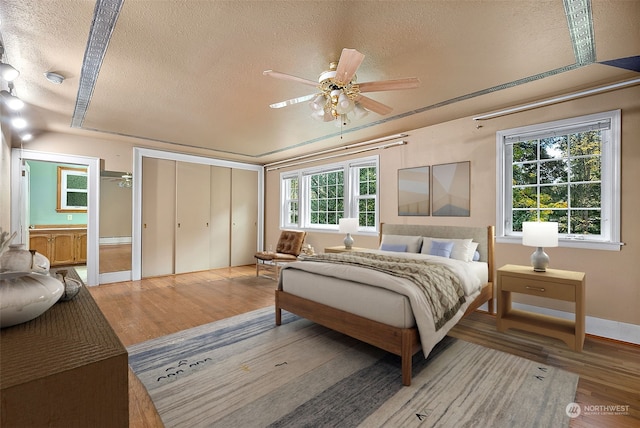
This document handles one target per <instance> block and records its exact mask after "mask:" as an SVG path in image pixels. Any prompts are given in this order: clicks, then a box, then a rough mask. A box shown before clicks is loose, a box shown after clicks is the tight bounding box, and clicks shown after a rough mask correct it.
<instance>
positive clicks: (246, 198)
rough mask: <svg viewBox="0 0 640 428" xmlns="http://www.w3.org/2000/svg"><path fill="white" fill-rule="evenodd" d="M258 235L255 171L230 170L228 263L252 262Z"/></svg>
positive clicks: (256, 174)
mask: <svg viewBox="0 0 640 428" xmlns="http://www.w3.org/2000/svg"><path fill="white" fill-rule="evenodd" d="M257 239H258V172H257V171H250V170H244V169H235V168H234V169H233V170H232V171H231V266H242V265H250V264H253V263H255V259H254V257H253V255H254V254H255V253H256V249H257Z"/></svg>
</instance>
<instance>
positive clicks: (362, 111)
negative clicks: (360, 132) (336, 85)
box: [353, 103, 369, 120]
mask: <svg viewBox="0 0 640 428" xmlns="http://www.w3.org/2000/svg"><path fill="white" fill-rule="evenodd" d="M368 114H369V110H367V109H366V108H364V107H362V106H361V105H360V104H359V103H354V105H353V115H354V117H355V118H356V119H358V120H359V119H362V118H364V117H365V116H366V115H368Z"/></svg>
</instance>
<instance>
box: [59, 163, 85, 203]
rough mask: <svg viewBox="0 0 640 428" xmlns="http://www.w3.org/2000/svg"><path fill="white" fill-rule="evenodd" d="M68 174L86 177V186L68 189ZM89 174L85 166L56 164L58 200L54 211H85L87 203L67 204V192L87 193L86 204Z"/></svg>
mask: <svg viewBox="0 0 640 428" xmlns="http://www.w3.org/2000/svg"><path fill="white" fill-rule="evenodd" d="M69 176H81V177H86V179H87V188H85V189H70V188H69V187H68V184H67V183H68V177H69ZM88 180H89V176H88V173H87V168H72V167H67V166H58V186H57V188H58V192H57V193H58V200H57V204H56V205H57V206H56V212H59V213H86V212H87V205H67V194H68V193H87V204H88V193H89V191H88V186H89V181H88Z"/></svg>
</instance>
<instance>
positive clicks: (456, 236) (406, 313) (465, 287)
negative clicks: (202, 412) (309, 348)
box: [275, 223, 495, 386]
mask: <svg viewBox="0 0 640 428" xmlns="http://www.w3.org/2000/svg"><path fill="white" fill-rule="evenodd" d="M469 240H471V242H472V243H473V249H474V251H473V256H472V255H471V253H469V254H468V256H469V257H472V259H473V260H468V259H465V260H463V258H464V257H467V255H466V252H467V251H471V249H470V248H467V247H468V242H469ZM443 242H444V243H447V245H448V243H449V242H456V250H460V247H459V245H458V244H459V243H460V242H462V243H463V244H464V245H463V247H462V248H463V249H464V251H465V254H464V257H462V258H461V257H460V254H461V253H460V252H459V251H458V254H457V256H456V259H459V260H454V259H452V258H451V257H438V256H437V255H434V254H440V247H441V246H442V245H441V244H442V243H443ZM475 243H477V244H478V245H477V248H476V247H475ZM447 248H448V249H449V250H450V251H451V249H452V248H451V247H448V246H447ZM447 248H445V249H444V250H445V251H446V249H447ZM403 250H404V251H403ZM493 252H494V227H493V226H488V227H467V226H429V225H402V224H386V223H382V224H381V228H380V246H379V248H378V249H375V250H367V251H365V253H370V254H363V253H360V252H359V253H349V255H351V256H352V258H357V259H363V258H367V259H368V258H373V259H375V260H377V259H380V260H383V261H386V260H387V259H389V260H396V259H411V260H413V259H416V260H418V261H417V262H416V263H419V264H434V263H435V264H443V265H444V266H447V267H448V268H445V269H441V270H442V271H446V272H449V271H451V272H456V274H457V275H456V276H458V277H460V278H461V279H459V280H456V281H460V283H461V284H462V285H457V288H458V293H459V294H461V293H464V299H461V300H464V302H463V303H460V304H459V307H458V306H456V307H454V308H449V309H450V311H449V312H450V313H449V314H448V318H445V319H438V320H436V319H435V318H436V317H435V316H434V314H435V313H436V312H438V311H436V310H434V309H433V308H431V309H430V308H427V309H426V310H425V308H424V307H423V306H419V305H417V304H416V301H415V300H416V297H415V296H414V294H412V293H414V291H410V292H407V287H408V286H407V283H408V282H411V281H409V280H408V279H407V278H404V277H398V276H396V275H389V274H385V273H384V272H380V271H379V270H377V269H376V268H370V267H367V266H364V267H363V266H352V265H349V264H348V263H347V262H344V264H343V263H342V262H338V263H337V264H336V260H332V261H326V260H313V259H309V258H307V259H306V260H305V259H304V258H303V259H302V260H301V261H298V262H295V263H290V264H288V265H287V266H285V267H284V268H283V269H282V271H281V274H280V277H279V280H278V288H277V290H276V292H275V318H276V325H280V324H281V320H282V318H281V317H282V310H286V311H289V312H292V313H294V314H296V315H298V316H301V317H303V318H306V319H308V320H310V321H313V322H315V323H318V324H320V325H323V326H325V327H328V328H330V329H332V330H336V331H339V332H341V333H343V334H346V335H349V336H351V337H353V338H356V339H358V340H361V341H363V342H366V343H369V344H371V345H373V346H376V347H378V348H381V349H383V350H385V351H387V352H390V353H393V354H395V355H398V356H400V359H401V373H402V383H403V385H407V386H408V385H410V384H411V377H412V363H411V360H412V357H413V355H414V354H416V353H417V352H419V351H420V350H422V351H423V352H424V354H425V357H426V356H427V355H428V354H429V352H430V351H431V349H432V348H433V347H434V346H435V345H436V344H437V343H438V342H439V341H440V340H441V339H442V338H443V337H444V336H445V335H446V333H447V332H448V331H449V330H450V329H451V328H452V327H453V326H454V325H455V324H456V323H457V322H458V321H459V320H460V319H461V318H462V317H464V316H466V315H468V314H469V313H471V312H473V311H475V310H476V309H478V308H479V307H480V306H481V305H483V304H484V303H487V309H488V311H489V312H490V313H493V294H494V292H493V272H494V270H495V269H494V262H493ZM349 255H346V256H344V257H345V258H348V257H349ZM440 255H441V256H442V255H447V254H440ZM340 256H341V255H319V256H317V257H318V258H322V257H334V258H340ZM445 259H446V260H445ZM421 260H424V262H423V261H421ZM319 261H321V262H320V263H319ZM367 263H369V262H367ZM371 263H374V262H371ZM376 263H377V262H376ZM459 272H463V273H464V274H463V275H462V276H464V278H462V276H460V275H459V274H458V273H459ZM385 275H386V276H385ZM474 276H475V278H474ZM467 281H471V282H470V283H467ZM471 283H472V284H471ZM470 284H471V285H470ZM411 287H413V288H415V286H411ZM460 289H462V291H460ZM412 305H417V306H415V308H417V309H414V307H413V306H412ZM430 312H431V313H430ZM425 319H426V320H427V321H426V322H427V324H425ZM429 320H431V321H429ZM429 322H430V324H429Z"/></svg>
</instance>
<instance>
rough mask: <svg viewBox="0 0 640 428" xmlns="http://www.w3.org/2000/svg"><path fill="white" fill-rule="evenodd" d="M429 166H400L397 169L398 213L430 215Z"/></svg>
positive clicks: (401, 214)
mask: <svg viewBox="0 0 640 428" xmlns="http://www.w3.org/2000/svg"><path fill="white" fill-rule="evenodd" d="M429 174H430V167H428V166H420V167H415V168H402V169H399V170H398V215H399V216H428V215H430V203H429V191H430V188H429V184H430V183H429V181H430V175H429Z"/></svg>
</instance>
